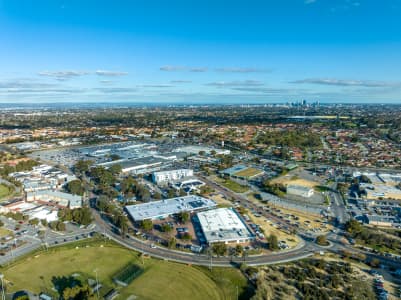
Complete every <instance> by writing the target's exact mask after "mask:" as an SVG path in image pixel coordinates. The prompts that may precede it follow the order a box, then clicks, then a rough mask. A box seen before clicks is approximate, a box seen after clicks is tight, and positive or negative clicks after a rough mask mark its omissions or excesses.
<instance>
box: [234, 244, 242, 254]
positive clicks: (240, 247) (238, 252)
mask: <svg viewBox="0 0 401 300" xmlns="http://www.w3.org/2000/svg"><path fill="white" fill-rule="evenodd" d="M242 251H244V248H243V247H242V246H241V245H240V244H238V245H237V246H235V255H236V256H240V255H241V254H242Z"/></svg>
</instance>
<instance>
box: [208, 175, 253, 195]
mask: <svg viewBox="0 0 401 300" xmlns="http://www.w3.org/2000/svg"><path fill="white" fill-rule="evenodd" d="M213 180H214V181H216V182H218V183H219V184H221V185H222V186H224V187H226V188H228V189H229V190H232V191H233V192H235V193H245V192H246V191H248V190H249V188H248V187H247V186H244V185H240V184H239V183H237V182H235V181H233V180H231V179H223V178H220V177H217V176H214V177H213Z"/></svg>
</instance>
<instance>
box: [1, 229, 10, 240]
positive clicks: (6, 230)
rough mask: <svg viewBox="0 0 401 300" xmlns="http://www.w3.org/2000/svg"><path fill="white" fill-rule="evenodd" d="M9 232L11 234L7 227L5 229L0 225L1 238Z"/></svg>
mask: <svg viewBox="0 0 401 300" xmlns="http://www.w3.org/2000/svg"><path fill="white" fill-rule="evenodd" d="M10 234H11V231H10V230H8V229H6V228H4V227H0V238H2V237H4V236H7V235H10Z"/></svg>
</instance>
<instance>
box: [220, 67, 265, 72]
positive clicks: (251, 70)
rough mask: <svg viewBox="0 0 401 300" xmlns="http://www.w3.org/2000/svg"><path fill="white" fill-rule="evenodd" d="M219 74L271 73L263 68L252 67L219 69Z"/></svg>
mask: <svg viewBox="0 0 401 300" xmlns="http://www.w3.org/2000/svg"><path fill="white" fill-rule="evenodd" d="M216 71H217V72H225V73H265V72H271V70H269V69H263V68H251V67H224V68H217V69H216Z"/></svg>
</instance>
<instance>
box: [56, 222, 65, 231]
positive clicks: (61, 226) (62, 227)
mask: <svg viewBox="0 0 401 300" xmlns="http://www.w3.org/2000/svg"><path fill="white" fill-rule="evenodd" d="M56 229H57V231H65V224H64V223H63V222H58V223H57V226H56Z"/></svg>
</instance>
